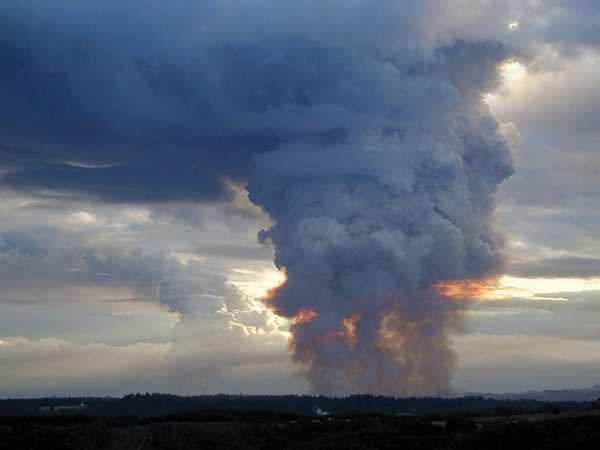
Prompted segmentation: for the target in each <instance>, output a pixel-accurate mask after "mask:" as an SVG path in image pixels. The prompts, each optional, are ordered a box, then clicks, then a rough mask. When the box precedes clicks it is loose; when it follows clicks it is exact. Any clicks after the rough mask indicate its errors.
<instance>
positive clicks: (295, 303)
mask: <svg viewBox="0 0 600 450" xmlns="http://www.w3.org/2000/svg"><path fill="white" fill-rule="evenodd" d="M321 52H324V50H323V49H321ZM349 53H350V52H349V51H346V52H345V53H343V54H342V55H340V54H339V53H335V52H334V55H332V56H331V57H330V58H329V59H328V61H332V60H333V61H335V63H334V64H336V65H335V70H334V71H333V73H329V77H330V78H331V77H333V78H335V80H336V81H335V89H334V88H333V87H332V86H331V85H329V86H328V88H329V90H327V91H322V92H319V93H318V94H320V95H321V96H322V97H325V98H321V99H320V103H321V106H320V107H319V108H317V107H315V106H303V107H298V109H297V116H298V117H297V120H296V122H295V123H294V122H292V123H291V124H290V126H294V124H295V125H296V126H297V127H306V123H311V124H312V125H311V126H312V130H311V131H313V132H312V133H304V135H303V136H300V137H298V136H296V137H294V138H293V139H289V140H287V141H286V142H285V143H283V144H282V145H280V146H279V148H277V149H276V150H274V151H270V152H267V153H262V154H260V155H258V156H257V157H256V160H255V163H256V164H255V166H256V169H255V171H254V173H253V176H252V178H251V182H250V184H249V186H248V191H249V193H250V199H251V200H252V201H253V202H254V203H256V204H258V205H260V206H262V208H263V209H264V210H265V211H266V212H267V213H268V214H269V215H270V216H271V217H272V218H273V219H274V225H273V226H272V227H271V228H269V229H268V230H263V231H262V232H261V233H260V234H259V238H260V239H261V240H262V241H265V242H267V241H268V242H272V243H273V244H274V246H275V264H276V265H277V267H278V268H280V269H281V270H283V271H284V272H285V274H286V277H287V279H286V281H285V282H284V283H283V284H282V285H280V286H279V287H277V288H276V289H274V290H273V291H272V292H271V293H270V296H269V297H268V298H267V299H266V302H267V304H268V305H269V306H270V307H271V308H272V309H273V310H274V311H275V312H277V314H280V315H282V316H285V317H288V318H295V322H294V324H293V325H292V327H291V330H290V331H291V335H292V337H291V342H290V346H291V348H292V349H293V352H294V360H295V361H297V362H299V363H302V367H305V369H306V374H307V376H308V379H309V381H310V383H311V386H312V388H313V391H314V392H318V393H326V394H336V395H340V394H341V395H344V394H350V393H360V392H378V393H383V394H389V395H426V394H439V393H444V392H449V391H450V390H451V385H450V381H451V378H452V374H453V370H454V367H455V355H454V353H453V351H452V349H451V347H450V340H449V332H450V331H452V330H453V329H455V328H456V327H457V326H458V325H459V324H460V314H461V311H462V310H463V309H464V307H465V305H464V304H462V301H461V300H460V299H454V298H452V297H447V296H444V295H443V292H440V291H439V290H437V289H436V288H435V286H434V285H435V284H436V283H439V282H442V281H444V282H447V281H449V280H454V279H467V278H477V277H483V276H486V275H489V274H491V273H493V272H494V271H495V270H497V269H498V268H499V267H500V265H501V263H502V258H501V247H502V240H501V238H500V236H499V235H498V233H497V232H496V231H495V230H494V227H493V223H492V212H493V209H494V195H495V192H496V189H497V187H498V185H499V183H501V182H502V181H503V180H504V179H506V178H507V177H508V176H510V175H511V173H512V172H513V167H512V162H511V154H510V148H509V145H508V143H507V140H506V139H505V138H504V137H503V136H502V135H501V133H500V127H499V124H498V122H497V121H496V120H495V119H494V118H493V117H491V115H490V113H489V110H488V108H487V107H486V106H485V104H484V102H483V100H482V98H483V94H484V93H485V91H486V90H487V89H490V88H493V86H494V85H495V83H496V82H497V80H496V77H497V75H496V72H497V71H496V66H497V64H498V63H499V62H500V61H502V59H503V58H505V57H506V55H505V54H504V52H503V50H502V48H501V47H500V46H497V45H479V44H478V45H472V44H465V43H463V42H457V43H455V44H454V45H453V46H451V47H445V48H440V49H437V50H436V51H435V52H434V53H433V54H432V55H431V56H430V60H429V61H427V62H425V61H424V60H423V59H421V60H419V61H414V60H411V59H410V58H409V57H407V56H406V55H403V54H398V55H396V58H397V59H387V60H380V59H378V57H377V55H376V54H372V53H369V52H367V51H364V52H362V53H360V52H354V53H352V56H353V58H352V59H353V60H352V61H349V59H350V57H349ZM332 67H334V66H333V65H331V64H327V68H332ZM318 70H319V71H320V72H321V73H322V71H323V70H324V68H319V69H318ZM332 70H333V69H332ZM342 91H343V95H342V94H341V92H342ZM315 95H316V93H315ZM306 97H307V98H310V97H311V96H310V95H309V94H306ZM336 102H337V103H341V102H347V103H349V104H344V105H341V104H336ZM308 103H309V104H311V103H312V99H311V100H309V101H308ZM324 105H327V106H324ZM311 119H312V120H311ZM336 122H337V123H336ZM334 123H336V125H335V126H334V125H333V124H334ZM319 126H322V127H323V129H319Z"/></svg>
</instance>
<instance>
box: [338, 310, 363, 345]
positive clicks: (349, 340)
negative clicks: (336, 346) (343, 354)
mask: <svg viewBox="0 0 600 450" xmlns="http://www.w3.org/2000/svg"><path fill="white" fill-rule="evenodd" d="M360 318H361V316H360V314H359V313H356V314H354V315H353V316H352V317H349V318H347V319H342V325H343V326H344V333H343V337H344V339H345V341H346V345H347V346H348V348H349V349H350V350H353V349H354V347H356V344H358V336H357V335H356V324H357V323H358V321H359V320H360Z"/></svg>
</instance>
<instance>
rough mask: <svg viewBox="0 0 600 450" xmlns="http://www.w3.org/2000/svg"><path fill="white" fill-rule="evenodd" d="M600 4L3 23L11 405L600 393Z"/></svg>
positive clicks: (1, 273) (157, 9)
mask: <svg viewBox="0 0 600 450" xmlns="http://www.w3.org/2000/svg"><path fill="white" fill-rule="evenodd" d="M598 79H600V2H598V1H583V0H582V1H569V2H566V1H558V0H557V1H554V0H547V1H542V0H525V1H508V0H497V1H483V2H482V1H471V0H460V1H457V2H449V1H434V0H425V1H420V2H400V1H389V0H387V1H386V0H370V1H366V0H352V1H348V0H345V1H340V0H313V1H310V0H302V1H295V2H285V1H274V0H251V1H242V0H227V1H223V0H221V1H211V0H208V1H202V2H199V1H191V0H176V1H171V2H167V3H165V2H158V1H137V0H134V1H129V2H120V1H102V2H79V1H70V0H48V1H43V2H17V1H9V0H0V193H1V195H0V380H2V381H0V397H3V398H6V397H13V398H14V397H36V396H51V395H61V396H67V395H115V396H117V395H124V394H127V393H132V392H171V393H177V394H204V393H218V392H227V393H240V392H242V393H245V394H264V393H271V394H279V393H323V394H329V395H333V394H335V395H346V394H351V393H357V392H373V393H384V394H391V395H433V394H443V395H452V394H460V393H464V392H507V391H525V390H531V389H536V390H541V389H561V388H578V387H589V386H591V385H594V384H596V383H598V382H600V379H599V378H598V374H599V373H600V330H599V328H598V325H597V324H598V323H599V320H600V256H599V255H600V233H599V231H598V226H597V224H598V223H600V183H599V182H598V176H597V173H598V172H599V171H600V151H599V150H600V122H599V118H600V86H599V85H598V82H597V81H598Z"/></svg>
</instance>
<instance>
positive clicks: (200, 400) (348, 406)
mask: <svg viewBox="0 0 600 450" xmlns="http://www.w3.org/2000/svg"><path fill="white" fill-rule="evenodd" d="M494 395H496V394H488V398H485V397H484V396H483V395H481V394H479V395H471V396H465V397H458V398H441V397H411V398H396V397H384V396H380V395H351V396H349V397H341V398H339V397H334V398H332V397H323V396H309V395H226V394H218V395H201V396H191V397H182V396H177V395H171V394H148V393H147V394H131V395H126V396H125V397H123V398H93V397H71V398H38V399H20V400H19V399H6V400H0V417H1V416H48V417H55V416H82V415H83V416H97V417H115V416H135V417H152V416H161V415H168V414H175V413H184V412H193V411H255V412H259V411H262V412H278V413H286V414H300V415H307V416H325V415H336V414H350V413H354V412H356V411H360V412H364V413H384V414H392V415H404V416H406V415H423V414H455V413H459V412H464V413H472V414H484V415H486V414H492V415H493V414H500V415H507V414H511V415H512V414H524V413H536V412H547V411H548V410H550V411H551V410H553V409H558V410H560V411H567V410H586V409H588V408H589V407H590V404H589V402H586V401H572V400H569V401H567V400H557V401H556V403H554V404H550V403H549V402H550V401H551V400H549V399H550V398H551V397H552V398H556V397H558V395H556V394H555V395H553V396H550V395H548V396H547V397H544V398H543V400H538V399H533V395H534V394H533V393H532V394H527V393H524V394H514V395H521V396H522V398H521V399H517V398H514V399H513V398H510V397H509V396H510V394H502V395H507V397H504V398H492V396H494ZM587 396H588V397H593V398H597V397H598V396H596V397H594V395H593V394H591V393H588V394H587Z"/></svg>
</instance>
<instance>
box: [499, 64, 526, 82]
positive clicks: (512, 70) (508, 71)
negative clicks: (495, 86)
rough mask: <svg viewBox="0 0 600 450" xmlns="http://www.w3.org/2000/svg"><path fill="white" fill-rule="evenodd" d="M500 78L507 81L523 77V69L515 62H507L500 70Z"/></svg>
mask: <svg viewBox="0 0 600 450" xmlns="http://www.w3.org/2000/svg"><path fill="white" fill-rule="evenodd" d="M500 70H501V73H502V76H503V77H504V78H507V79H509V80H516V79H519V78H521V77H523V76H524V75H525V67H523V66H522V65H521V64H520V63H518V62H517V61H513V62H509V63H506V64H504V65H503V66H501V68H500Z"/></svg>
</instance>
